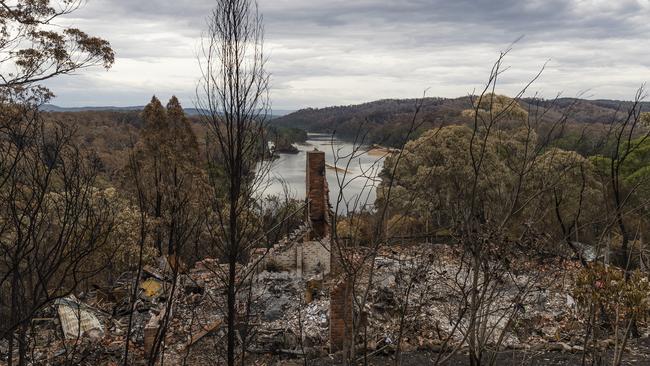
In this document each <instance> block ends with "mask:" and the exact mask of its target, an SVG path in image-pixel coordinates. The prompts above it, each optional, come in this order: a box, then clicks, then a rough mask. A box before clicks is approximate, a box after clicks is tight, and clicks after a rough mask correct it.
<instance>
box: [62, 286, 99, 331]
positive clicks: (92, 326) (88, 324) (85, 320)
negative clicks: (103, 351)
mask: <svg viewBox="0 0 650 366" xmlns="http://www.w3.org/2000/svg"><path fill="white" fill-rule="evenodd" d="M55 305H57V311H58V313H59V319H60V320H61V328H62V329H63V334H64V335H65V338H66V339H77V338H80V337H82V336H84V335H87V334H88V332H92V331H97V332H98V333H99V335H101V334H103V333H104V328H103V327H102V324H101V323H100V322H99V320H98V319H97V317H96V316H95V315H94V314H93V313H91V312H90V311H88V310H85V309H83V308H82V307H81V306H80V305H79V303H78V302H77V299H75V298H74V296H71V297H66V298H63V299H59V300H57V301H56V303H55Z"/></svg>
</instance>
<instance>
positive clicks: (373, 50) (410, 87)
mask: <svg viewBox="0 0 650 366" xmlns="http://www.w3.org/2000/svg"><path fill="white" fill-rule="evenodd" d="M213 5H214V1H212V0H185V1H180V0H177V1H171V0H148V1H131V0H89V2H88V4H87V6H86V7H85V8H84V9H82V10H81V11H79V12H78V13H77V14H75V18H74V19H71V21H74V23H75V24H79V26H80V27H81V28H82V29H88V31H89V32H91V33H97V34H100V35H102V36H104V37H105V38H107V39H109V40H110V41H111V42H112V44H113V45H114V46H115V49H116V53H117V64H116V66H115V68H114V70H112V71H111V72H109V73H102V72H91V73H90V75H88V76H87V77H82V78H78V79H74V80H75V81H72V78H65V79H61V80H59V81H56V82H55V83H54V85H55V86H56V87H57V88H55V91H57V94H58V95H59V101H60V103H61V104H67V105H75V104H80V103H81V101H89V100H88V99H90V98H87V95H89V94H93V95H97V96H98V97H97V98H96V99H97V103H100V104H123V105H129V104H131V105H132V104H142V101H141V100H133V101H132V102H128V100H127V99H128V98H132V99H141V98H143V97H144V96H147V95H149V96H150V94H153V92H158V93H160V92H161V90H162V89H164V87H165V82H164V81H162V80H164V79H165V78H167V77H169V76H170V75H171V76H172V77H173V81H172V82H170V83H168V85H167V87H168V88H175V89H176V90H170V91H168V93H171V92H176V93H179V94H181V95H183V97H184V98H185V99H187V101H186V102H185V104H188V103H190V102H191V99H192V94H193V90H194V85H195V83H196V80H197V78H198V69H197V68H198V66H197V64H196V58H195V57H196V53H197V49H198V45H199V43H200V35H201V32H202V31H203V30H204V29H205V21H206V20H205V19H206V16H207V15H208V14H209V12H210V11H211V8H212V6H213ZM259 5H260V10H261V11H262V12H263V14H264V19H265V27H266V41H267V50H268V51H269V54H270V60H271V61H270V63H269V71H270V72H271V73H272V74H273V85H274V87H275V90H274V91H273V98H274V105H276V106H279V107H282V108H297V107H302V106H305V105H315V106H323V105H329V104H345V103H349V102H351V101H354V102H356V101H366V100H371V99H376V98H379V97H412V96H417V95H419V94H420V93H421V91H422V89H423V88H426V87H431V88H432V89H431V91H430V94H433V95H440V96H449V97H453V96H458V95H464V94H466V93H467V92H469V91H471V90H472V89H473V88H474V87H476V86H478V85H480V83H482V82H483V81H484V80H483V79H484V78H483V77H484V76H485V74H486V73H487V72H488V69H489V65H490V63H491V62H492V61H493V60H494V58H495V57H496V55H497V54H498V52H499V51H500V50H502V49H504V48H505V47H507V45H508V44H509V43H510V42H512V41H513V40H514V39H516V38H518V37H519V36H520V35H525V38H524V39H523V40H522V41H520V42H519V43H518V44H517V45H516V47H515V49H514V52H513V53H512V54H511V55H510V57H509V58H508V60H507V62H508V64H509V65H511V66H512V70H511V71H510V73H509V75H508V77H507V79H505V80H506V81H507V84H504V85H503V86H504V89H505V90H504V92H510V91H512V90H513V89H514V88H516V85H517V83H516V81H517V80H518V79H519V78H525V77H527V76H530V75H532V74H534V73H535V72H536V71H537V70H538V68H539V67H540V66H541V64H542V63H543V62H544V61H545V60H547V59H551V62H550V63H549V66H548V68H547V72H546V73H545V75H544V78H543V79H541V80H540V82H539V84H538V89H543V90H545V91H549V94H555V92H556V91H560V90H564V91H565V92H569V93H575V92H577V91H579V90H584V89H589V88H592V87H594V88H595V90H596V91H595V92H596V93H597V96H598V97H604V98H625V97H628V98H629V95H630V94H631V93H632V90H633V89H634V87H636V86H637V84H640V83H641V82H643V81H644V78H645V79H647V78H648V75H650V72H649V70H648V67H649V65H648V63H647V61H645V60H648V59H649V57H648V56H649V54H648V51H647V49H646V47H644V45H645V44H646V43H647V42H646V41H645V40H646V38H647V36H648V35H649V34H650V25H649V24H650V23H648V22H647V18H648V16H649V15H650V4H649V3H648V2H647V1H645V0H617V1H601V0H592V1H585V0H259ZM613 70H616V71H617V72H616V73H614V72H613ZM123 75H125V76H123ZM615 76H617V77H618V79H617V80H618V81H617V80H614V79H613V78H614V77H615ZM520 81H524V80H520ZM79 83H87V84H86V85H87V88H86V89H87V90H85V92H84V93H81V92H79V91H78V88H77V87H73V85H76V84H79ZM344 88H348V89H349V90H348V89H346V90H342V89H344ZM57 89H58V90H57ZM162 92H163V93H164V92H165V91H164V90H163V91H162ZM391 93H392V94H391ZM147 98H148V96H147ZM102 101H105V103H101V102H102Z"/></svg>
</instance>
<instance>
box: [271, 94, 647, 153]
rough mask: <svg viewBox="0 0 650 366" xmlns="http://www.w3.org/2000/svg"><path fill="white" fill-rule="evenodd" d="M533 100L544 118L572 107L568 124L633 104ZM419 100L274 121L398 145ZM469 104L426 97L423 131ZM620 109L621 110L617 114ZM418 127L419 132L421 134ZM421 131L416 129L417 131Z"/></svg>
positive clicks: (455, 119)
mask: <svg viewBox="0 0 650 366" xmlns="http://www.w3.org/2000/svg"><path fill="white" fill-rule="evenodd" d="M531 102H532V100H526V99H524V100H522V101H521V104H522V107H524V108H530V109H531V110H534V109H535V108H536V106H537V105H539V106H540V107H543V108H550V109H549V110H548V111H547V112H546V114H545V120H549V121H550V120H554V119H557V118H559V117H561V116H562V114H563V113H565V112H566V111H567V110H566V109H567V108H568V107H569V106H572V113H571V114H570V118H569V119H568V122H569V123H604V122H608V121H610V120H611V119H612V117H613V116H614V114H615V113H616V111H617V108H620V109H619V111H624V110H626V109H627V108H629V106H630V105H631V102H625V101H616V100H584V99H572V98H562V99H559V100H555V101H541V102H539V101H537V102H538V103H537V104H536V106H532V105H530V104H529V103H531ZM415 104H416V100H415V99H384V100H378V101H375V102H370V103H364V104H358V105H349V106H337V107H327V108H307V109H302V110H299V111H297V112H294V113H291V114H288V115H286V116H283V117H280V118H277V119H275V120H273V124H275V125H277V126H283V127H296V128H301V129H304V130H306V131H308V132H320V133H332V132H336V134H337V135H338V136H339V137H342V138H351V137H354V136H355V135H357V132H358V131H359V130H360V129H361V131H362V132H363V133H367V135H366V141H367V142H368V143H378V144H384V145H387V146H397V145H399V144H400V143H401V138H402V137H401V136H403V135H404V132H405V131H406V129H407V128H408V126H410V122H411V120H412V117H413V112H414V110H415ZM470 107H471V101H470V98H469V97H462V98H455V99H445V98H427V99H425V100H424V101H423V105H422V110H421V114H420V117H421V121H422V128H421V129H420V130H421V131H423V130H426V129H430V128H432V127H433V126H439V125H441V124H445V125H448V124H460V123H467V122H470V121H469V120H468V119H467V118H466V117H464V116H462V115H461V112H462V111H463V110H465V109H468V108H470ZM642 108H643V110H644V111H650V102H645V103H643V105H642ZM619 113H621V112H619ZM421 131H419V132H421ZM416 135H417V133H416Z"/></svg>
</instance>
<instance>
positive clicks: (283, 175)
mask: <svg viewBox="0 0 650 366" xmlns="http://www.w3.org/2000/svg"><path fill="white" fill-rule="evenodd" d="M296 147H297V148H298V150H300V152H299V153H298V154H279V155H280V157H279V158H278V159H276V160H274V161H273V162H272V163H271V168H270V170H269V176H268V183H267V185H266V189H265V191H264V193H265V194H266V195H282V196H283V195H284V188H283V184H282V182H283V181H284V182H285V183H286V186H287V188H288V192H289V195H290V196H291V197H293V198H295V199H300V200H302V199H304V198H305V193H306V187H305V168H306V165H307V163H306V156H307V154H306V152H307V151H311V150H314V149H318V150H320V151H324V152H325V160H326V164H327V169H326V171H327V182H328V184H329V189H330V203H331V205H332V208H336V207H337V202H338V212H339V213H343V214H345V213H346V212H349V211H358V210H360V209H361V208H367V209H372V207H373V205H374V202H375V197H376V187H377V185H378V184H379V178H378V177H377V176H378V174H379V172H380V171H381V169H382V168H383V165H384V156H383V155H381V154H373V153H368V152H366V148H365V147H363V146H362V148H361V149H356V152H355V153H354V156H352V154H353V152H354V151H355V149H354V145H353V144H352V143H351V142H347V141H342V140H339V139H332V136H331V135H328V134H309V135H308V139H307V141H306V143H304V144H298V145H296ZM335 164H336V167H337V168H338V169H334V166H335ZM346 168H347V173H346ZM340 186H344V189H343V194H342V195H341V196H339V193H340V191H341V190H340V189H339V187H340Z"/></svg>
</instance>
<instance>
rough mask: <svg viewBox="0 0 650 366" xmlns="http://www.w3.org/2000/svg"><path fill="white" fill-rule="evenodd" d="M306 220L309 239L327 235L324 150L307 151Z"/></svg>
mask: <svg viewBox="0 0 650 366" xmlns="http://www.w3.org/2000/svg"><path fill="white" fill-rule="evenodd" d="M307 199H308V202H309V204H308V205H307V220H308V221H309V222H310V223H311V227H312V229H313V230H312V233H311V235H310V236H311V238H310V239H320V238H324V237H326V236H327V235H329V189H328V187H327V178H326V176H325V152H323V151H318V150H315V149H314V151H308V152H307Z"/></svg>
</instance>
